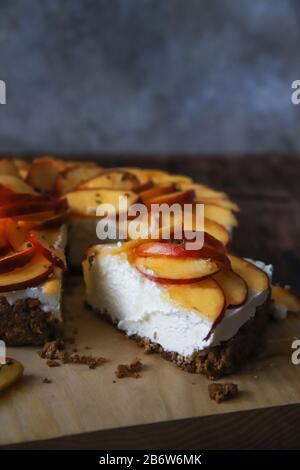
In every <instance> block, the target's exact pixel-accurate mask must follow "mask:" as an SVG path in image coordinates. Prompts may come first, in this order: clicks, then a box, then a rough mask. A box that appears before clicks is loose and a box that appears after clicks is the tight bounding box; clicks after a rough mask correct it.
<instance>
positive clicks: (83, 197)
mask: <svg viewBox="0 0 300 470" xmlns="http://www.w3.org/2000/svg"><path fill="white" fill-rule="evenodd" d="M65 196H66V198H67V200H68V203H69V206H70V210H71V212H74V213H77V214H81V215H85V216H96V210H97V208H99V209H101V206H103V208H105V206H104V205H105V204H110V205H111V206H113V208H115V211H116V212H118V208H119V198H121V197H126V198H127V204H128V207H130V206H131V205H132V204H134V203H135V202H136V201H137V200H138V195H137V194H136V193H134V192H132V191H121V190H120V191H118V190H113V189H82V190H78V191H71V192H70V193H66V194H65ZM107 212H108V214H107V215H109V214H110V212H109V211H107ZM111 213H112V214H113V212H111Z"/></svg>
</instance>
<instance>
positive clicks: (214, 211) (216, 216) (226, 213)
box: [204, 204, 238, 228]
mask: <svg viewBox="0 0 300 470" xmlns="http://www.w3.org/2000/svg"><path fill="white" fill-rule="evenodd" d="M204 216H205V218H207V219H210V220H213V221H215V222H217V223H218V224H221V225H223V226H224V227H229V228H230V227H236V226H237V224H238V223H237V219H236V217H235V215H234V214H233V213H232V212H231V210H229V209H226V208H225V207H220V206H216V205H213V204H204Z"/></svg>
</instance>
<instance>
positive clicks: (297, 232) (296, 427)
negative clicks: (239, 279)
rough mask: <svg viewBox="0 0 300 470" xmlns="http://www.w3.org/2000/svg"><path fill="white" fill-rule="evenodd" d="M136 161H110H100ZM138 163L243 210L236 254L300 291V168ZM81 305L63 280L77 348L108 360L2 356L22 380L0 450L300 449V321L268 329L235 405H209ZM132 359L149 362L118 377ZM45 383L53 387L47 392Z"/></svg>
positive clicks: (76, 289)
mask: <svg viewBox="0 0 300 470" xmlns="http://www.w3.org/2000/svg"><path fill="white" fill-rule="evenodd" d="M104 160H105V159H104ZM137 161H138V160H137V159H135V158H128V159H127V160H126V162H125V161H124V160H123V159H121V158H120V159H118V158H116V157H114V158H113V160H112V159H111V160H107V163H109V164H110V165H117V164H121V163H123V164H126V165H136V164H137ZM139 164H140V165H141V166H142V165H143V166H153V167H161V168H165V169H168V170H170V171H173V172H176V173H182V174H186V175H190V176H192V177H193V178H194V179H197V180H199V181H201V182H204V183H207V184H210V185H212V186H213V187H215V188H218V189H220V190H224V191H226V192H228V193H229V194H230V195H231V196H232V198H233V199H234V200H236V201H237V202H238V203H239V204H240V206H241V209H242V211H241V213H240V214H239V221H240V226H239V228H238V229H237V230H236V232H235V236H234V243H233V248H234V249H235V251H237V252H238V253H239V254H241V255H244V256H248V257H251V258H256V259H263V260H264V261H265V262H268V263H272V264H274V266H275V273H274V276H275V281H282V282H286V283H288V284H291V285H292V286H293V287H294V288H295V289H296V290H297V289H298V279H299V278H300V276H299V274H300V215H299V214H300V186H299V182H298V180H299V177H300V159H297V158H292V157H289V156H276V157H270V158H267V159H265V158H251V159H244V158H242V159H240V158H228V159H225V158H199V159H191V158H186V157H184V158H183V157H182V158H181V157H177V158H174V157H173V158H171V157H166V156H164V157H162V158H160V159H158V157H155V158H151V159H150V160H149V161H148V160H147V159H143V160H142V162H141V163H140V161H139ZM82 300H83V286H82V282H81V280H80V278H78V277H77V278H76V277H75V278H71V279H70V278H69V280H68V282H67V287H66V292H65V301H64V304H65V311H66V318H67V322H66V325H67V328H68V329H69V331H70V332H72V331H73V329H74V328H75V327H78V328H79V334H78V335H76V346H77V347H78V348H79V349H81V350H82V351H84V347H85V346H86V345H88V346H91V347H92V349H91V351H89V352H90V353H93V354H98V353H99V354H103V355H104V356H106V357H107V358H108V359H109V362H108V363H107V364H105V365H103V366H101V367H99V368H98V369H96V370H89V369H88V368H86V367H85V366H79V365H66V366H63V367H59V368H52V369H49V368H47V366H46V365H45V363H44V362H43V361H42V360H41V359H40V358H39V357H38V356H37V354H36V349H34V348H19V349H18V348H14V349H13V350H11V351H9V352H10V353H11V354H12V355H13V356H14V357H16V358H19V359H21V360H22V362H23V363H24V364H25V368H26V376H25V378H24V380H23V382H21V383H20V384H19V385H18V386H17V387H16V388H14V389H12V390H11V391H8V392H7V393H5V394H3V395H2V396H1V397H0V443H1V444H2V446H3V447H5V448H6V447H13V448H25V447H26V448H34V449H42V448H47V449H56V448H73V449H75V448H87V449H92V448H97V449H105V448H109V449H117V448H122V449H132V448H133V449H138V448H147V449H151V448H152V449H154V448H156V449H159V448H174V449H180V448H191V449H192V448H198V449H210V448H228V449H230V448H233V449H234V448H300V437H299V431H300V385H299V384H300V366H294V365H293V364H292V363H291V351H292V350H291V343H292V340H293V338H294V337H297V336H300V318H297V317H296V316H293V315H290V316H289V318H288V320H287V321H285V322H283V323H274V324H272V325H271V326H270V328H269V333H268V338H267V345H266V348H265V350H264V352H262V353H261V354H260V355H259V356H258V357H257V358H256V359H255V360H253V361H251V362H249V363H248V364H247V366H246V367H245V368H244V369H243V371H241V372H240V373H238V374H235V375H234V376H232V377H231V379H230V380H232V381H234V382H236V383H238V384H239V386H240V389H241V394H240V396H239V397H238V398H237V399H236V400H232V401H229V402H227V403H223V404H220V405H217V404H216V403H214V402H212V401H211V400H210V399H209V398H208V393H207V384H208V381H207V379H206V378H205V377H202V376H196V375H191V374H187V373H185V372H182V371H180V370H179V369H177V368H176V367H175V366H174V365H172V364H171V363H168V362H167V361H164V360H163V359H161V358H160V357H159V356H157V355H150V356H149V355H144V353H143V350H141V349H139V348H138V346H137V345H136V344H135V343H134V342H133V341H130V340H128V339H126V338H125V337H124V336H123V335H122V334H120V333H119V332H117V331H115V330H114V329H113V328H112V327H111V326H109V325H107V324H105V323H103V322H102V321H101V320H99V319H97V318H95V316H94V315H93V314H91V313H90V312H87V311H86V310H85V309H84V308H83V307H82ZM74 313H75V317H76V318H75V319H71V317H73V316H74ZM135 357H140V358H141V359H142V362H143V363H144V364H145V365H146V368H145V370H144V372H143V373H142V377H141V378H140V379H123V380H116V379H115V376H114V370H115V369H116V365H117V364H119V363H120V362H128V361H131V360H132V359H134V358H135ZM44 377H47V378H49V379H51V380H52V383H51V384H44V383H43V378H44ZM28 441H30V442H28Z"/></svg>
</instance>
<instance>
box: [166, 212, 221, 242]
mask: <svg viewBox="0 0 300 470" xmlns="http://www.w3.org/2000/svg"><path fill="white" fill-rule="evenodd" d="M171 224H172V226H173V227H174V230H175V229H176V227H177V228H178V226H179V227H180V225H181V226H183V221H182V218H179V219H178V216H177V214H176V213H175V217H173V219H172V221H171ZM184 229H185V230H194V231H195V230H202V229H204V231H205V232H206V233H208V234H210V235H212V236H213V237H214V238H216V239H217V240H219V241H220V242H221V243H223V245H225V246H226V245H228V243H229V241H230V236H229V233H228V230H226V228H225V227H224V226H223V225H221V224H219V223H218V222H215V221H214V220H210V219H207V218H204V227H199V226H197V219H196V216H195V213H193V215H192V218H191V224H187V223H185V225H184Z"/></svg>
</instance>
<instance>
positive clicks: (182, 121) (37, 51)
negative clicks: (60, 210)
mask: <svg viewBox="0 0 300 470" xmlns="http://www.w3.org/2000/svg"><path fill="white" fill-rule="evenodd" d="M299 57H300V2H299V0H205V1H204V0H203V1H202V0H98V1H96V0H85V1H83V0H60V1H59V0H40V1H35V0H1V1H0V79H2V80H5V81H6V84H7V104H6V105H0V152H1V153H2V154H3V153H5V152H9V153H12V152H18V153H21V152H26V153H30V152H54V153H55V152H59V153H64V152H65V153H72V152H79V153H83V152H115V153H116V152H117V153H119V152H134V153H140V152H143V153H145V152H190V153H197V152H202V153H204V152H205V153H207V152H208V153H231V152H268V151H292V152H295V151H299V150H300V132H299V130H300V126H299V124H300V105H299V106H294V105H292V104H291V101H290V95H291V88H290V87H291V82H292V81H293V80H295V79H300V60H299Z"/></svg>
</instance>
